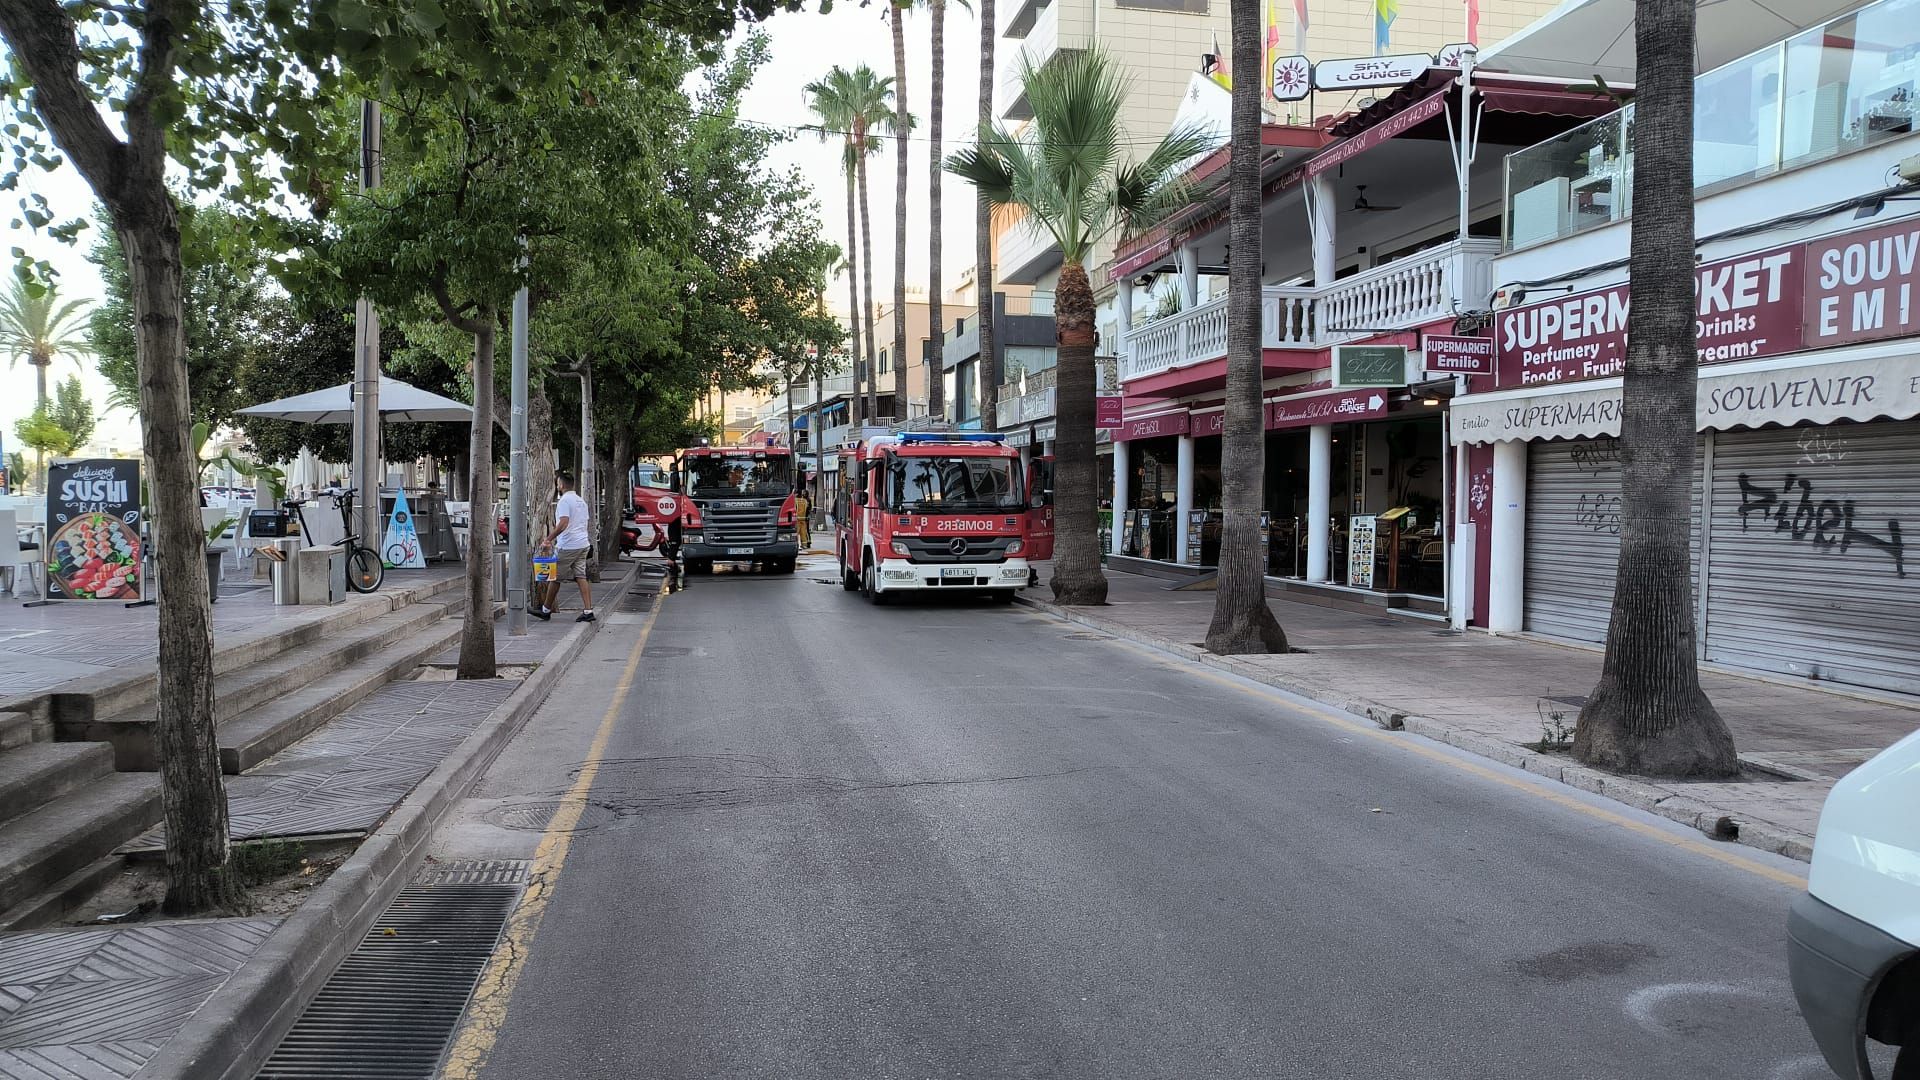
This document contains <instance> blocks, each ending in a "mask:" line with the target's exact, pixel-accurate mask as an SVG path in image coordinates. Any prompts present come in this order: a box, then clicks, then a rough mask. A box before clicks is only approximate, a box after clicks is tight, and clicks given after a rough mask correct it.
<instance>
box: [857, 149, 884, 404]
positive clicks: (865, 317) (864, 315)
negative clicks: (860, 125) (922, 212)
mask: <svg viewBox="0 0 1920 1080" xmlns="http://www.w3.org/2000/svg"><path fill="white" fill-rule="evenodd" d="M860 279H861V281H862V282H864V283H865V284H864V291H865V292H866V306H864V307H862V308H861V309H860V310H858V311H856V312H854V318H856V319H858V320H860V322H861V324H862V325H864V326H865V327H866V328H867V330H866V337H867V396H866V398H865V401H866V404H865V405H864V406H860V405H857V404H856V406H855V407H856V408H857V409H859V411H860V418H861V420H862V421H863V422H866V423H871V422H872V421H873V419H874V417H876V416H878V415H879V410H880V396H879V392H878V391H877V390H876V389H875V387H876V386H877V385H878V383H879V382H880V365H879V356H880V346H879V343H878V340H877V337H876V335H877V334H878V332H879V331H878V330H877V328H876V327H875V326H874V325H873V200H872V199H871V198H870V197H869V195H868V192H867V154H866V148H865V146H864V145H863V146H862V147H861V152H860ZM853 359H854V373H853V388H854V392H855V395H856V396H858V394H859V390H860V358H859V357H857V356H856V357H854V358H853Z"/></svg>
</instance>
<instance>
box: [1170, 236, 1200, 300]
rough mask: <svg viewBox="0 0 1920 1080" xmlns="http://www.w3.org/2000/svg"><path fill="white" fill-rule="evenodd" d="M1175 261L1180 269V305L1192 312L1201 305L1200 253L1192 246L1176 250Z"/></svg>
mask: <svg viewBox="0 0 1920 1080" xmlns="http://www.w3.org/2000/svg"><path fill="white" fill-rule="evenodd" d="M1173 261H1174V264H1175V265H1176V266H1178V267H1179V268H1180V303H1181V307H1182V308H1183V309H1185V310H1189V311H1191V310H1192V309H1193V308H1195V307H1198V306H1199V304H1200V253H1199V252H1197V251H1195V250H1193V246H1192V245H1191V244H1182V245H1180V247H1178V248H1177V249H1175V250H1174V253H1173Z"/></svg>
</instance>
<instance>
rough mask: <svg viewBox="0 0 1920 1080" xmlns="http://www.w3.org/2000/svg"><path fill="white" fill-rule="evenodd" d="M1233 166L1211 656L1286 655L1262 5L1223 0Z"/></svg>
mask: <svg viewBox="0 0 1920 1080" xmlns="http://www.w3.org/2000/svg"><path fill="white" fill-rule="evenodd" d="M1229 8H1230V11H1231V23H1232V30H1231V32H1232V45H1231V48H1232V50H1233V63H1232V70H1234V71H1237V72H1240V73H1241V75H1242V77H1240V78H1237V79H1235V80H1233V114H1232V126H1233V139H1232V146H1233V150H1232V161H1231V162H1230V164H1229V166H1228V173H1227V213H1228V228H1229V231H1230V232H1231V234H1232V237H1233V241H1232V244H1233V246H1232V247H1231V248H1229V249H1228V252H1227V415H1226V431H1225V432H1223V433H1222V434H1223V438H1222V439H1221V440H1220V441H1221V456H1220V480H1221V496H1222V502H1223V503H1224V504H1225V506H1226V513H1225V517H1224V520H1223V521H1222V522H1221V528H1220V577H1219V579H1218V588H1219V591H1218V592H1217V593H1215V594H1214V599H1213V624H1212V625H1211V626H1209V627H1208V628H1207V650H1208V651H1209V652H1215V653H1222V654H1230V655H1238V654H1242V653H1264V652H1286V651H1287V634H1286V631H1284V630H1282V629H1281V628H1280V620H1278V619H1276V618H1274V616H1273V609H1272V608H1271V607H1270V606H1268V604H1267V583H1266V566H1265V565H1264V564H1265V562H1266V559H1265V547H1264V545H1262V544H1261V543H1260V503H1261V500H1262V497H1263V494H1264V492H1265V491H1266V477H1265V471H1266V456H1267V455H1266V423H1265V421H1264V420H1263V419H1262V418H1261V415H1260V380H1261V379H1262V377H1263V373H1262V371H1261V362H1260V360H1261V357H1260V245H1261V228H1260V90H1261V87H1260V80H1259V79H1257V78H1253V77H1252V75H1253V73H1254V72H1257V71H1259V70H1260V32H1261V27H1260V0H1230V4H1229Z"/></svg>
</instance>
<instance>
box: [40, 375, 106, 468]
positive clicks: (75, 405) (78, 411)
mask: <svg viewBox="0 0 1920 1080" xmlns="http://www.w3.org/2000/svg"><path fill="white" fill-rule="evenodd" d="M47 415H48V416H49V417H51V418H52V420H53V422H54V423H55V424H58V425H59V426H60V430H62V431H64V432H66V433H67V435H68V436H69V437H70V440H71V445H69V446H68V447H67V448H66V449H65V450H64V451H62V453H67V454H71V453H73V452H74V451H75V450H78V449H80V448H81V447H83V446H85V445H87V443H88V442H89V441H91V440H92V439H93V428H94V423H95V420H96V417H95V416H94V414H93V402H91V401H89V400H87V391H86V389H85V388H84V387H82V386H81V385H80V379H79V377H78V376H75V375H69V376H67V377H66V378H65V379H63V380H61V383H60V386H59V388H58V389H56V390H55V391H54V392H53V405H52V407H51V408H49V409H47Z"/></svg>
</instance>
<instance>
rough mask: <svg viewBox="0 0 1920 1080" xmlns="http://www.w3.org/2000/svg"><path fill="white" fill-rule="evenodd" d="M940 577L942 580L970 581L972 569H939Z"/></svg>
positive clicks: (962, 567) (952, 567) (947, 567)
mask: <svg viewBox="0 0 1920 1080" xmlns="http://www.w3.org/2000/svg"><path fill="white" fill-rule="evenodd" d="M940 576H941V577H943V578H966V579H968V580H972V578H973V568H972V567H966V566H946V567H941V569H940Z"/></svg>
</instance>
